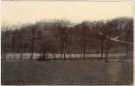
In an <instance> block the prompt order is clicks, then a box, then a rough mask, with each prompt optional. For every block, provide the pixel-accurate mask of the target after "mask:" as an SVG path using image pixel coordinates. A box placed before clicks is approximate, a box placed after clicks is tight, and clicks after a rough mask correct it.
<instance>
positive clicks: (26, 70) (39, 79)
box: [1, 59, 133, 85]
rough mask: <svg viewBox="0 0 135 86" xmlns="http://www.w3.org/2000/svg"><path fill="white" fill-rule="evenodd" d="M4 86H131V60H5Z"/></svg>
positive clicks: (3, 70)
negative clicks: (105, 85)
mask: <svg viewBox="0 0 135 86" xmlns="http://www.w3.org/2000/svg"><path fill="white" fill-rule="evenodd" d="M1 64H2V66H1V67H2V69H1V72H2V84H16V85H17V84H25V85H33V84H34V85H44V84H46V85H47V84H57V85H60V84H61V85H65V84H76V85H79V84H83V85H84V84H91V85H95V84H97V85H98V84H102V85H104V84H122V85H123V84H126V85H127V84H132V76H133V74H132V73H133V72H132V71H133V70H132V67H133V66H132V63H131V62H130V61H122V62H119V61H109V62H108V63H106V62H105V61H104V60H87V59H85V60H50V61H30V60H25V61H2V63H1Z"/></svg>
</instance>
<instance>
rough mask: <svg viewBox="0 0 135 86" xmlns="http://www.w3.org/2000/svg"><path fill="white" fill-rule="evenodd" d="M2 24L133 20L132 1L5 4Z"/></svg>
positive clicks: (3, 4)
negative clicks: (130, 18) (113, 19)
mask: <svg viewBox="0 0 135 86" xmlns="http://www.w3.org/2000/svg"><path fill="white" fill-rule="evenodd" d="M1 8H2V23H4V24H10V25H12V24H23V23H33V22H36V21H40V20H50V19H51V20H52V19H66V20H69V21H71V22H81V21H84V20H88V21H93V20H107V19H112V18H116V17H123V16H127V17H132V16H133V10H134V9H133V2H131V1H124V2H90V1H89V2H88V1H78V2H75V1H67V2H64V1H54V2H53V1H4V2H2V6H1Z"/></svg>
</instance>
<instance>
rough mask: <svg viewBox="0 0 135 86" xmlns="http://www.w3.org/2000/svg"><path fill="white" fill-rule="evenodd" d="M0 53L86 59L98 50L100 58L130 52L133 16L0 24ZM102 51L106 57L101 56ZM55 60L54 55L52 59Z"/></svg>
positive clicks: (43, 58) (42, 57)
mask: <svg viewBox="0 0 135 86" xmlns="http://www.w3.org/2000/svg"><path fill="white" fill-rule="evenodd" d="M1 35H2V36H1V40H2V41H1V45H2V46H1V47H2V55H4V54H5V53H31V59H32V58H33V53H41V54H42V56H41V58H39V60H45V59H46V57H47V53H52V54H53V55H54V56H55V54H57V53H60V54H61V55H62V56H63V58H64V59H66V54H67V53H68V54H71V53H79V54H81V55H82V58H84V59H85V57H86V56H85V55H86V54H87V53H89V54H90V53H100V54H101V59H103V58H106V61H107V57H108V54H109V52H110V53H113V52H115V53H117V52H121V53H122V52H126V53H128V52H130V51H131V52H132V51H133V50H132V46H133V19H132V18H125V17H122V18H117V19H113V20H108V21H94V22H90V21H84V22H82V23H80V24H72V23H71V22H69V21H64V20H57V21H53V22H44V21H42V22H37V23H35V24H28V25H22V26H20V27H8V26H2V31H1ZM103 53H105V55H106V56H105V57H104V56H103ZM54 59H55V58H54Z"/></svg>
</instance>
